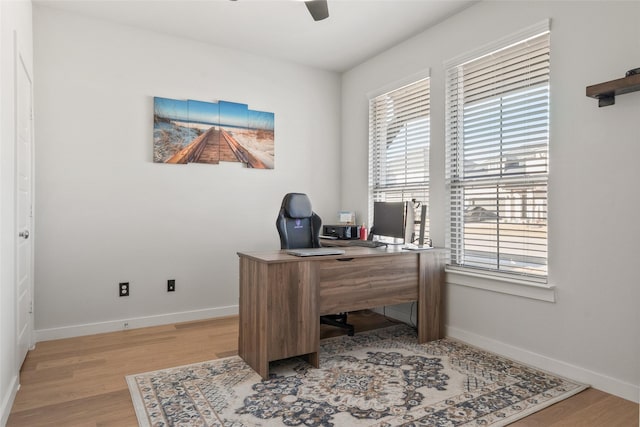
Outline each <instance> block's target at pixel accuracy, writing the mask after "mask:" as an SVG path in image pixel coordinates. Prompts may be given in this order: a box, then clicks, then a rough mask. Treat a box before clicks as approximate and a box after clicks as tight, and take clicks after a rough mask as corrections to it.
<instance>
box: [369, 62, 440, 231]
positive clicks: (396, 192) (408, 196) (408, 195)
mask: <svg viewBox="0 0 640 427" xmlns="http://www.w3.org/2000/svg"><path fill="white" fill-rule="evenodd" d="M423 81H426V91H427V99H426V102H427V104H426V112H427V115H426V119H427V123H426V137H427V141H426V147H424V148H425V149H426V155H424V156H423V157H424V159H426V171H425V175H426V178H425V179H424V180H423V181H421V182H415V183H409V184H407V183H406V182H405V184H395V185H390V184H389V183H387V184H386V185H378V182H379V179H378V178H379V177H380V176H381V175H383V174H384V173H383V172H381V171H380V169H381V163H382V160H381V159H380V158H379V152H380V151H381V150H380V145H381V144H382V143H384V141H383V140H382V139H380V138H377V137H380V132H378V131H377V130H376V125H375V124H374V116H375V115H376V112H375V111H373V108H374V107H375V104H376V100H377V99H378V98H380V97H383V96H388V95H390V94H392V93H394V92H401V91H403V90H405V89H406V88H407V87H410V86H412V85H414V84H419V83H421V82H423ZM367 98H368V105H369V108H368V125H369V144H368V145H369V151H368V156H369V158H368V199H367V200H368V216H367V221H368V222H367V223H368V224H369V227H371V226H372V225H373V223H372V221H373V204H374V202H375V201H410V200H413V199H415V200H416V201H417V202H419V203H420V205H416V208H417V209H416V212H415V236H416V237H415V241H417V240H418V233H419V230H420V224H419V221H420V206H422V205H425V206H427V213H426V217H425V228H424V236H425V237H424V238H425V242H426V243H428V242H429V241H430V240H429V213H428V208H429V185H430V176H429V173H430V171H429V169H430V168H429V164H430V145H431V78H430V73H429V70H428V69H427V70H423V71H420V72H418V73H416V74H413V75H411V76H408V77H406V78H404V79H401V80H398V81H395V82H393V83H391V84H388V85H385V86H384V87H381V88H379V89H378V90H376V91H373V92H369V93H367ZM378 115H379V113H378ZM385 131H386V128H385ZM421 132H422V131H421ZM382 133H385V132H384V131H383V132H382ZM400 133H401V132H398V134H400ZM414 154H415V153H414ZM407 158H408V156H406V152H405V157H404V159H405V161H406V160H407ZM385 192H386V193H388V194H387V195H386V196H385V197H382V196H381V193H385ZM416 195H417V197H416ZM387 196H390V197H387ZM425 199H426V200H425Z"/></svg>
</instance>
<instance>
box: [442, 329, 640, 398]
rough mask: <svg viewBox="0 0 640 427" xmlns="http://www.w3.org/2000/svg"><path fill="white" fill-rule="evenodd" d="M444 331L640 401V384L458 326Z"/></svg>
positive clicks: (484, 348) (483, 347) (461, 339)
mask: <svg viewBox="0 0 640 427" xmlns="http://www.w3.org/2000/svg"><path fill="white" fill-rule="evenodd" d="M445 333H446V335H447V336H448V337H451V338H455V339H458V340H460V341H464V342H465V343H467V344H471V345H473V346H476V347H479V348H481V349H483V350H487V351H490V352H492V353H496V354H499V355H501V356H504V357H508V358H510V359H514V360H516V361H518V362H521V363H525V364H527V365H530V366H533V367H535V368H538V369H542V370H544V371H547V372H550V373H553V374H555V375H560V376H562V377H565V378H568V379H572V380H574V381H578V382H581V383H585V384H589V385H590V386H592V387H593V388H597V389H598V390H602V391H605V392H607V393H610V394H614V395H616V396H619V397H622V398H623V399H627V400H630V401H632V402H635V403H640V386H638V385H634V384H631V383H628V382H625V381H622V380H619V379H617V378H612V377H609V376H607V375H604V374H600V373H598V372H594V371H590V370H588V369H585V368H582V367H580V366H576V365H572V364H570V363H567V362H563V361H561V360H557V359H553V358H550V357H547V356H544V355H541V354H538V353H534V352H531V351H529V350H526V349H523V348H519V347H514V346H512V345H509V344H506V343H503V342H500V341H496V340H493V339H491V338H487V337H484V336H481V335H477V334H474V333H472V332H468V331H465V330H462V329H458V328H455V327H450V326H447V327H445Z"/></svg>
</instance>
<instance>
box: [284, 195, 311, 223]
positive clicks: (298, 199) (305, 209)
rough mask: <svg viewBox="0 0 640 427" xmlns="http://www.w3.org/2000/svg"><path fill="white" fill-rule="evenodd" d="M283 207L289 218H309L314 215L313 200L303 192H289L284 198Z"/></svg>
mask: <svg viewBox="0 0 640 427" xmlns="http://www.w3.org/2000/svg"><path fill="white" fill-rule="evenodd" d="M281 209H284V211H285V212H286V215H287V216H288V217H289V218H309V217H310V216H311V215H313V210H312V209H311V200H309V197H307V195H306V194H303V193H288V194H286V195H285V196H284V199H282V206H281Z"/></svg>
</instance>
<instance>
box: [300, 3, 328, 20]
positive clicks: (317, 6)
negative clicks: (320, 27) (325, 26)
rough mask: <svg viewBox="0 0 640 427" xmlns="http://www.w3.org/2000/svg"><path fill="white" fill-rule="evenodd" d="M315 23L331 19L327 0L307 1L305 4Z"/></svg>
mask: <svg viewBox="0 0 640 427" xmlns="http://www.w3.org/2000/svg"><path fill="white" fill-rule="evenodd" d="M304 4H306V5H307V9H309V13H310V14H311V16H312V17H313V20H314V21H322V20H323V19H326V18H328V17H329V6H328V5H327V0H307V1H305V2H304Z"/></svg>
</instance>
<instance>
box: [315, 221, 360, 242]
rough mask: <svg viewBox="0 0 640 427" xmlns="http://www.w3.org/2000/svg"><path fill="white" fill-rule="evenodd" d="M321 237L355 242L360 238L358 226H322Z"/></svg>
mask: <svg viewBox="0 0 640 427" xmlns="http://www.w3.org/2000/svg"><path fill="white" fill-rule="evenodd" d="M322 235H323V236H330V237H336V238H338V239H342V240H355V239H359V238H360V226H359V225H323V226H322Z"/></svg>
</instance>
